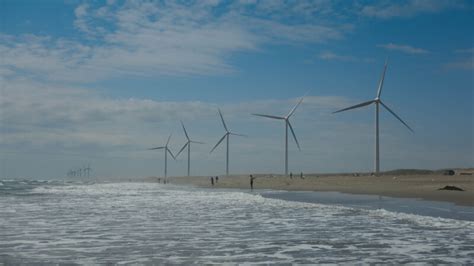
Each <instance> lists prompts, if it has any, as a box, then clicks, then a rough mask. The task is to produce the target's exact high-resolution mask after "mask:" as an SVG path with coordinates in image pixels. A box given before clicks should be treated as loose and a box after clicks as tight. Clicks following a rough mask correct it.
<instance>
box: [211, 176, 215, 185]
mask: <svg viewBox="0 0 474 266" xmlns="http://www.w3.org/2000/svg"><path fill="white" fill-rule="evenodd" d="M211 185H212V186H214V177H213V176H211Z"/></svg>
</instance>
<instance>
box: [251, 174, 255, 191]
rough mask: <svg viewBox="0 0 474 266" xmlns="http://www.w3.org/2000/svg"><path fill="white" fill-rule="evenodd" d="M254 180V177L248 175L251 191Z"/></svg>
mask: <svg viewBox="0 0 474 266" xmlns="http://www.w3.org/2000/svg"><path fill="white" fill-rule="evenodd" d="M254 179H255V177H253V176H252V175H250V189H253V180H254Z"/></svg>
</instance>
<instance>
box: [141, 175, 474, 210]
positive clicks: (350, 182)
mask: <svg viewBox="0 0 474 266" xmlns="http://www.w3.org/2000/svg"><path fill="white" fill-rule="evenodd" d="M253 176H254V177H256V179H255V180H254V189H271V190H284V191H315V192H317V191H321V192H341V193H348V194H359V195H377V196H387V197H395V198H414V199H423V200H429V201H440V202H450V203H454V204H456V205H460V206H470V207H473V206H474V175H454V176H447V175H441V174H425V175H382V176H369V175H361V176H351V175H315V174H310V175H307V176H304V179H301V178H300V177H299V175H298V176H294V177H293V178H289V177H285V176H282V175H264V174H257V175H253ZM148 179H149V180H150V181H152V182H157V179H156V178H154V177H152V178H148ZM169 182H170V183H172V184H176V185H190V186H196V187H202V188H212V187H213V188H216V189H219V188H233V189H250V180H249V176H248V175H231V176H219V181H218V182H215V183H214V186H212V185H211V181H210V177H203V176H191V177H171V178H169ZM445 186H456V187H459V188H462V189H463V190H464V191H449V190H438V189H440V188H443V187H445Z"/></svg>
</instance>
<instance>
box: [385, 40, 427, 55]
mask: <svg viewBox="0 0 474 266" xmlns="http://www.w3.org/2000/svg"><path fill="white" fill-rule="evenodd" d="M377 47H380V48H384V49H386V50H390V51H398V52H402V53H406V54H414V55H421V54H428V53H430V52H429V51H428V50H425V49H422V48H417V47H413V46H410V45H405V44H394V43H387V44H379V45H377Z"/></svg>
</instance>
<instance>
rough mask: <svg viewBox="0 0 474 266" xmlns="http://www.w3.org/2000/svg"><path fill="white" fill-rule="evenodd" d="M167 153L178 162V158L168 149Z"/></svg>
mask: <svg viewBox="0 0 474 266" xmlns="http://www.w3.org/2000/svg"><path fill="white" fill-rule="evenodd" d="M166 151H167V152H168V153H169V154H170V155H171V157H173V159H174V160H176V157H175V156H174V155H173V153H172V152H171V150H170V149H168V148H166Z"/></svg>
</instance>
